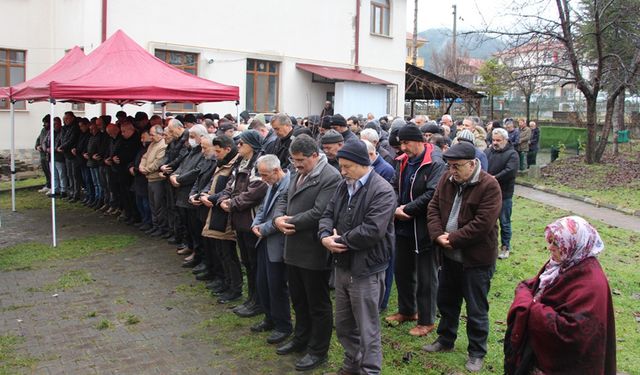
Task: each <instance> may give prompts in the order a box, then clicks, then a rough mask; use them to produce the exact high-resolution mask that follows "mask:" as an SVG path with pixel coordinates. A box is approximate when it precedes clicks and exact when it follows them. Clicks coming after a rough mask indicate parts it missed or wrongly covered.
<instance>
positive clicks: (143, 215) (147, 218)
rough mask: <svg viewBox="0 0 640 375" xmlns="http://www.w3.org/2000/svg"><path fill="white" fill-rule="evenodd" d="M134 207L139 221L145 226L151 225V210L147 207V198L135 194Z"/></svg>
mask: <svg viewBox="0 0 640 375" xmlns="http://www.w3.org/2000/svg"><path fill="white" fill-rule="evenodd" d="M136 206H137V207H138V212H139V213H140V219H141V220H142V222H143V223H145V224H151V208H150V207H149V197H148V196H146V195H138V194H136Z"/></svg>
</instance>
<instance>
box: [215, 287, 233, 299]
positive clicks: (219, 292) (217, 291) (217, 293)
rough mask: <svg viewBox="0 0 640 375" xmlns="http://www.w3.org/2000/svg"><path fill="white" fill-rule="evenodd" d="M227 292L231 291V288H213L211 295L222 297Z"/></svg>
mask: <svg viewBox="0 0 640 375" xmlns="http://www.w3.org/2000/svg"><path fill="white" fill-rule="evenodd" d="M227 293H229V288H227V287H224V286H223V287H221V288H218V289H211V295H212V296H214V297H222V296H224V295H225V294H227Z"/></svg>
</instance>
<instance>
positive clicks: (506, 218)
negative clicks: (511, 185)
mask: <svg viewBox="0 0 640 375" xmlns="http://www.w3.org/2000/svg"><path fill="white" fill-rule="evenodd" d="M512 208H513V199H512V198H507V199H503V200H502V208H501V209H500V243H501V244H502V245H503V246H506V247H507V249H509V250H511V209H512Z"/></svg>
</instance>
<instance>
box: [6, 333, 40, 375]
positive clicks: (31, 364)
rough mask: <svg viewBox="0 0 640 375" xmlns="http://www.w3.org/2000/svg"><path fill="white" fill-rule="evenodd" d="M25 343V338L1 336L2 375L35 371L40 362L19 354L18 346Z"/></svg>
mask: <svg viewBox="0 0 640 375" xmlns="http://www.w3.org/2000/svg"><path fill="white" fill-rule="evenodd" d="M22 343H24V338H22V337H18V336H14V335H2V336H0V375H10V374H11V375H13V374H16V373H21V372H24V371H26V370H28V369H31V370H33V369H35V367H36V364H37V363H38V361H37V360H36V359H35V358H31V357H23V356H20V355H19V354H18V353H17V350H16V348H17V346H18V345H20V344H22Z"/></svg>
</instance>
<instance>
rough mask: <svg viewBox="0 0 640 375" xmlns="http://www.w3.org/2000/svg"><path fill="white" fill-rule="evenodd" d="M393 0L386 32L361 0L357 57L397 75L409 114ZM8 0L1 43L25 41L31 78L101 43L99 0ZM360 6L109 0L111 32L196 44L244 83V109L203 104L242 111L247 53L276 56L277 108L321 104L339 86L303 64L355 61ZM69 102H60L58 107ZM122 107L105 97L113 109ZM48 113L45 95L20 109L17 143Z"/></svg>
mask: <svg viewBox="0 0 640 375" xmlns="http://www.w3.org/2000/svg"><path fill="white" fill-rule="evenodd" d="M391 5H392V11H391V29H390V30H391V37H383V36H377V35H371V34H370V32H369V30H370V24H369V22H370V21H369V20H370V9H371V5H370V2H369V1H367V0H361V23H360V59H359V60H360V61H359V62H360V64H359V65H360V68H361V70H362V72H363V73H365V74H369V75H372V76H374V77H377V78H380V79H383V80H386V81H389V82H392V83H393V89H392V92H393V93H394V94H393V105H392V106H391V107H392V108H391V112H392V114H399V115H402V114H403V108H404V107H403V103H404V100H403V97H402V95H397V93H403V92H404V58H405V56H404V55H405V51H404V48H405V37H406V33H405V13H406V0H392V2H391ZM1 8H2V13H3V14H8V15H10V16H9V17H5V18H4V21H3V22H2V23H0V47H3V48H14V49H24V50H27V67H26V76H27V79H29V78H32V77H34V76H35V75H37V74H39V73H41V72H42V71H44V70H45V69H47V68H48V67H49V66H51V65H52V64H53V63H54V62H55V61H57V60H58V59H60V58H61V57H62V56H63V55H64V52H65V50H68V49H70V48H71V47H73V46H74V45H80V46H82V47H84V50H85V53H91V52H92V51H93V50H94V49H95V48H97V46H98V45H99V44H100V37H101V0H52V1H44V0H3V1H2V6H1ZM355 14H356V0H325V1H312V0H263V1H249V0H238V1H225V2H220V1H216V2H213V1H209V0H182V1H174V0H137V1H129V0H108V21H107V34H108V35H111V34H112V33H113V32H115V31H116V30H118V29H122V30H124V31H125V32H126V33H127V34H128V35H129V36H130V37H131V38H133V39H134V40H135V41H136V42H137V43H139V44H140V45H141V46H142V47H144V48H145V49H147V50H148V51H150V52H151V53H153V52H154V50H155V49H158V48H159V49H169V50H177V51H188V52H194V53H198V54H199V60H198V75H199V76H202V77H204V78H207V79H211V80H213V81H217V82H220V83H225V84H231V85H236V86H238V87H239V88H240V105H239V107H238V108H236V106H235V103H231V102H227V103H205V104H201V105H199V106H198V108H197V110H198V111H200V112H218V113H221V114H224V113H232V114H235V113H236V111H237V109H239V110H240V111H242V110H243V109H244V107H245V106H244V103H245V97H246V92H245V88H246V59H247V58H252V59H263V60H271V61H278V62H280V63H281V65H280V80H279V98H278V99H279V100H278V102H279V108H278V109H279V110H280V111H286V112H288V113H290V114H293V115H301V116H304V115H308V114H318V113H320V111H321V109H322V105H323V103H324V100H325V97H326V94H327V92H331V91H334V90H335V89H336V88H335V87H334V85H333V84H321V83H315V82H311V74H310V73H307V72H303V71H300V70H299V69H296V67H295V64H296V63H309V64H318V65H329V66H336V67H343V68H353V67H354V65H353V64H354V62H355V36H354V34H355ZM209 60H213V62H212V63H211V64H209V63H208V61H209ZM347 87H350V86H348V85H347ZM382 87H384V86H382ZM376 105H377V106H378V105H379V104H376ZM70 108H71V105H70V104H58V105H57V106H56V113H57V114H61V113H63V112H64V111H65V110H69V109H70ZM85 108H86V109H85V112H84V113H82V112H81V113H78V114H79V115H82V116H86V117H92V116H96V115H98V114H99V113H100V105H89V104H87V105H86V106H85ZM118 110H120V107H119V106H116V105H107V113H108V114H112V115H113V114H115V112H116V111H118ZM124 110H125V111H127V112H128V113H134V112H136V111H139V110H143V111H146V112H148V113H152V111H153V108H152V106H151V105H150V104H148V105H143V106H142V107H138V106H125V107H124ZM379 111H381V112H379ZM48 112H49V106H48V105H47V104H46V103H32V104H27V109H26V110H25V111H19V112H18V113H16V125H17V133H16V146H17V148H30V147H32V145H33V142H34V140H35V138H36V137H37V135H38V133H39V129H40V126H41V124H40V119H41V118H42V116H44V114H46V113H48ZM359 112H362V113H366V112H374V114H375V115H376V117H378V116H381V115H383V114H385V113H386V105H385V106H380V109H378V108H377V107H376V109H373V108H371V109H369V110H362V111H359ZM354 114H355V113H354ZM345 115H347V113H345ZM8 126H9V116H8V111H0V150H3V149H8V148H9V146H10V142H9V138H10V137H9V132H8Z"/></svg>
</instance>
